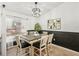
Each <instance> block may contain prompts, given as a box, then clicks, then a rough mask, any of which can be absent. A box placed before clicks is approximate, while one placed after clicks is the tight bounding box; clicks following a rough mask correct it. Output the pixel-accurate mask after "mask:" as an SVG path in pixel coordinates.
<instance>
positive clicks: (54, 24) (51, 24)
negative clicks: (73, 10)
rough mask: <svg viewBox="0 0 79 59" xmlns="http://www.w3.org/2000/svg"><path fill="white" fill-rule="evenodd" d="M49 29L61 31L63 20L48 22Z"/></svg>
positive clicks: (57, 19)
mask: <svg viewBox="0 0 79 59" xmlns="http://www.w3.org/2000/svg"><path fill="white" fill-rule="evenodd" d="M47 28H48V29H53V30H59V29H61V18H56V19H51V20H48V22H47Z"/></svg>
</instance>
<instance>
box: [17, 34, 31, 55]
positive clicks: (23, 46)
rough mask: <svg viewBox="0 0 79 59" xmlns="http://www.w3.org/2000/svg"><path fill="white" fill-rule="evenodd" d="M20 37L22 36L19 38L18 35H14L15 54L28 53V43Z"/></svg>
mask: <svg viewBox="0 0 79 59" xmlns="http://www.w3.org/2000/svg"><path fill="white" fill-rule="evenodd" d="M21 39H22V38H20V35H16V43H17V52H16V55H28V54H29V47H30V44H29V43H27V42H25V41H22V40H21ZM23 51H25V52H23Z"/></svg>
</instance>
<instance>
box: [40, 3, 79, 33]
mask: <svg viewBox="0 0 79 59" xmlns="http://www.w3.org/2000/svg"><path fill="white" fill-rule="evenodd" d="M54 18H61V29H60V30H57V31H68V32H79V3H78V2H65V3H63V4H61V5H60V6H58V7H56V8H55V9H54V10H52V11H49V13H47V14H46V15H44V16H42V17H41V19H40V24H41V26H42V28H43V30H48V29H47V20H49V19H54Z"/></svg>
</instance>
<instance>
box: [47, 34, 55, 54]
mask: <svg viewBox="0 0 79 59" xmlns="http://www.w3.org/2000/svg"><path fill="white" fill-rule="evenodd" d="M53 36H54V34H49V36H48V43H47V54H48V55H49V53H50V49H52V47H51V45H52V40H53Z"/></svg>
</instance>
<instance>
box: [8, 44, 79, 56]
mask: <svg viewBox="0 0 79 59" xmlns="http://www.w3.org/2000/svg"><path fill="white" fill-rule="evenodd" d="M24 52H25V51H24ZM7 55H8V56H16V47H13V48H10V49H9V50H8V52H7ZM49 56H79V52H76V51H73V50H70V49H67V48H63V47H60V46H58V45H54V44H51V45H49Z"/></svg>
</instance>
